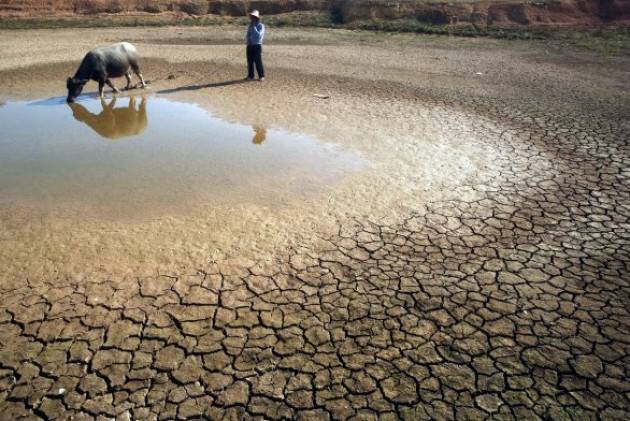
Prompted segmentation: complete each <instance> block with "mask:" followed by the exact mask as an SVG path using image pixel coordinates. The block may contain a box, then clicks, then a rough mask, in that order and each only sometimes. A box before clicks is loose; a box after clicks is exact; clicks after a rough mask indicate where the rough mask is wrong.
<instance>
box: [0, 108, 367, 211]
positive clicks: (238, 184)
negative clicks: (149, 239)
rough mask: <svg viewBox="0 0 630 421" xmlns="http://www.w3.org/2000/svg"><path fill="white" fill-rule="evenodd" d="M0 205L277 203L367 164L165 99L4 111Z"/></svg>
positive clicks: (113, 207)
mask: <svg viewBox="0 0 630 421" xmlns="http://www.w3.org/2000/svg"><path fill="white" fill-rule="evenodd" d="M0 128H1V129H0V204H3V205H6V204H24V205H27V206H47V205H50V206H57V207H58V206H62V207H63V206H68V207H86V208H87V207H89V208H93V209H98V210H101V211H104V212H108V213H112V212H113V213H125V214H129V213H131V214H134V213H140V212H143V211H147V210H151V211H160V210H166V209H176V208H177V209H185V208H188V207H191V206H192V207H194V206H197V205H199V204H207V203H216V202H223V203H225V202H226V201H234V202H239V201H248V200H262V201H269V202H271V203H273V202H278V201H282V200H286V199H287V198H290V197H294V196H296V195H298V196H299V195H302V194H309V193H313V192H317V191H319V190H321V189H323V188H325V187H326V186H328V185H330V184H332V183H335V182H336V181H338V180H339V179H340V178H341V177H343V176H344V175H346V174H348V173H349V172H351V171H354V170H356V169H358V168H360V167H361V166H363V165H364V164H365V161H364V160H363V159H362V158H361V157H360V156H358V155H355V154H353V153H351V152H348V151H345V150H342V149H341V148H339V147H338V146H336V145H333V144H329V143H325V142H322V141H320V140H317V139H315V138H312V137H309V136H305V135H302V134H296V133H289V132H286V131H284V130H282V129H277V128H266V127H251V126H247V125H243V124H237V123H231V122H227V121H224V120H221V119H219V118H217V117H215V116H213V115H211V114H210V113H209V112H208V111H206V110H205V109H203V108H201V107H199V106H197V105H195V104H191V103H184V102H177V101H172V100H168V99H165V98H162V97H156V96H152V97H144V96H143V97H119V98H115V99H109V100H100V99H98V98H90V97H83V98H81V99H80V101H79V102H77V103H75V104H70V105H69V104H66V103H65V101H64V100H63V98H53V99H48V100H41V101H34V102H8V103H5V104H4V105H2V106H0Z"/></svg>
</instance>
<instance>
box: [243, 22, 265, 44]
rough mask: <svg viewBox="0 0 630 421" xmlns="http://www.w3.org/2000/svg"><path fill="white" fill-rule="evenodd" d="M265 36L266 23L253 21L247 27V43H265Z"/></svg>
mask: <svg viewBox="0 0 630 421" xmlns="http://www.w3.org/2000/svg"><path fill="white" fill-rule="evenodd" d="M264 37H265V25H263V24H262V23H261V22H252V23H250V24H249V26H248V27H247V35H246V36H245V42H246V43H247V45H258V44H262V43H263V38H264Z"/></svg>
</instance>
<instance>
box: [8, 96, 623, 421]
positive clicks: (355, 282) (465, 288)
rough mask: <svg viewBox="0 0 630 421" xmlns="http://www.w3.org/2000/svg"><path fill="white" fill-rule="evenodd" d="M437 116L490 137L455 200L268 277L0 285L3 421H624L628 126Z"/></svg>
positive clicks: (539, 106) (428, 206) (484, 108)
mask: <svg viewBox="0 0 630 421" xmlns="http://www.w3.org/2000/svg"><path fill="white" fill-rule="evenodd" d="M445 96H447V95H445ZM431 101H434V102H433V104H434V105H435V106H440V105H441V106H457V107H458V109H460V110H463V112H465V110H466V109H474V113H476V114H478V113H483V114H484V115H486V116H488V117H489V118H492V119H493V120H494V121H497V122H500V123H501V124H500V127H501V130H502V132H501V133H495V134H494V135H493V136H488V138H487V139H486V142H487V143H488V145H490V146H491V147H492V148H496V150H498V151H500V153H499V154H498V155H497V157H498V158H497V160H496V161H495V162H493V163H492V165H490V166H489V168H488V171H489V176H488V177H487V178H486V179H487V181H485V182H484V183H483V184H475V183H470V184H469V185H465V186H460V187H457V188H455V189H454V191H453V192H451V193H452V194H450V195H449V196H450V197H452V198H453V199H443V200H436V201H432V202H428V203H423V204H418V205H417V206H416V207H415V208H414V209H410V210H409V212H408V213H407V215H405V216H404V217H402V218H400V219H399V220H397V221H391V220H385V219H377V218H369V217H356V218H354V219H353V220H352V221H346V223H344V224H343V225H341V226H339V227H338V228H337V230H336V233H333V234H326V235H322V236H321V237H320V238H319V239H318V241H316V242H314V243H313V244H312V245H310V246H309V247H296V248H294V249H292V250H291V251H290V252H288V253H286V254H285V255H284V256H281V257H279V258H278V259H277V260H275V261H273V262H271V263H270V262H267V263H260V262H255V261H247V260H242V261H239V260H236V261H232V262H230V263H229V264H228V263H224V262H216V263H212V264H210V265H207V266H206V267H204V269H203V270H202V271H198V272H194V271H193V273H189V274H181V275H172V276H155V277H145V276H143V277H128V278H124V279H122V278H121V279H99V280H93V281H90V280H89V279H88V280H81V281H77V280H75V279H73V278H71V277H68V278H67V279H65V280H64V279H54V280H46V279H42V280H25V279H22V278H20V279H17V278H11V279H3V282H2V283H1V284H0V295H1V300H0V414H1V417H2V418H3V419H22V418H24V419H54V418H58V419H69V418H71V417H72V419H76V420H81V419H94V418H97V419H111V418H115V419H118V420H128V419H160V420H166V419H195V418H206V419H293V418H296V419H313V420H320V419H377V418H383V419H409V420H417V419H461V420H463V419H471V420H476V419H483V418H489V419H573V420H584V419H627V418H628V416H629V414H630V382H629V381H628V378H629V376H630V373H629V371H630V361H629V360H628V355H629V354H630V352H629V351H630V349H629V348H630V335H629V333H630V314H629V310H628V308H629V303H630V296H629V293H630V286H629V284H628V283H629V280H630V246H629V244H630V221H629V217H630V171H629V169H630V149H629V144H628V140H629V139H630V125H629V124H628V119H627V116H628V115H629V114H628V112H629V111H630V110H629V109H628V106H627V105H628V104H625V105H624V104H612V103H606V102H602V103H598V102H597V101H592V102H588V101H587V100H585V103H584V104H575V105H574V106H565V107H563V104H561V103H560V102H558V103H553V104H552V105H553V106H552V105H549V104H546V103H545V101H543V100H541V101H537V100H536V98H533V97H529V98H526V99H521V100H516V99H513V98H502V97H486V96H483V95H479V96H476V97H470V99H468V100H461V99H458V100H453V99H452V98H447V99H444V98H442V99H439V98H438V95H437V94H435V93H434V95H433V99H431ZM552 102H553V101H552ZM565 105H566V104H565Z"/></svg>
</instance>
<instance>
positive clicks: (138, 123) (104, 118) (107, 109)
mask: <svg viewBox="0 0 630 421" xmlns="http://www.w3.org/2000/svg"><path fill="white" fill-rule="evenodd" d="M68 106H69V107H70V108H71V109H72V115H73V117H74V118H75V119H76V120H77V121H80V122H82V123H85V124H87V125H88V126H90V127H91V128H92V130H94V131H95V132H96V133H98V134H99V135H101V136H102V137H105V138H107V139H120V138H123V137H129V136H136V135H139V134H140V133H142V132H143V131H144V130H145V129H146V128H147V124H148V121H147V100H146V98H145V97H142V99H141V101H140V105H139V106H138V107H137V108H136V98H135V97H129V104H128V105H127V106H126V107H118V108H116V97H114V98H113V99H112V100H111V102H110V103H109V104H108V103H107V101H105V99H104V98H101V106H102V107H103V110H102V111H101V112H100V113H99V114H94V113H91V112H90V111H89V110H88V109H86V108H85V107H84V106H83V105H81V104H79V103H77V102H75V103H71V104H68Z"/></svg>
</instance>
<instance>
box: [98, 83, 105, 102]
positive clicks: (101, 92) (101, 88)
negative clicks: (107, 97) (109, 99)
mask: <svg viewBox="0 0 630 421" xmlns="http://www.w3.org/2000/svg"><path fill="white" fill-rule="evenodd" d="M104 86H105V81H102V80H99V81H98V95H99V96H100V97H101V98H103V87H104Z"/></svg>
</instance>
